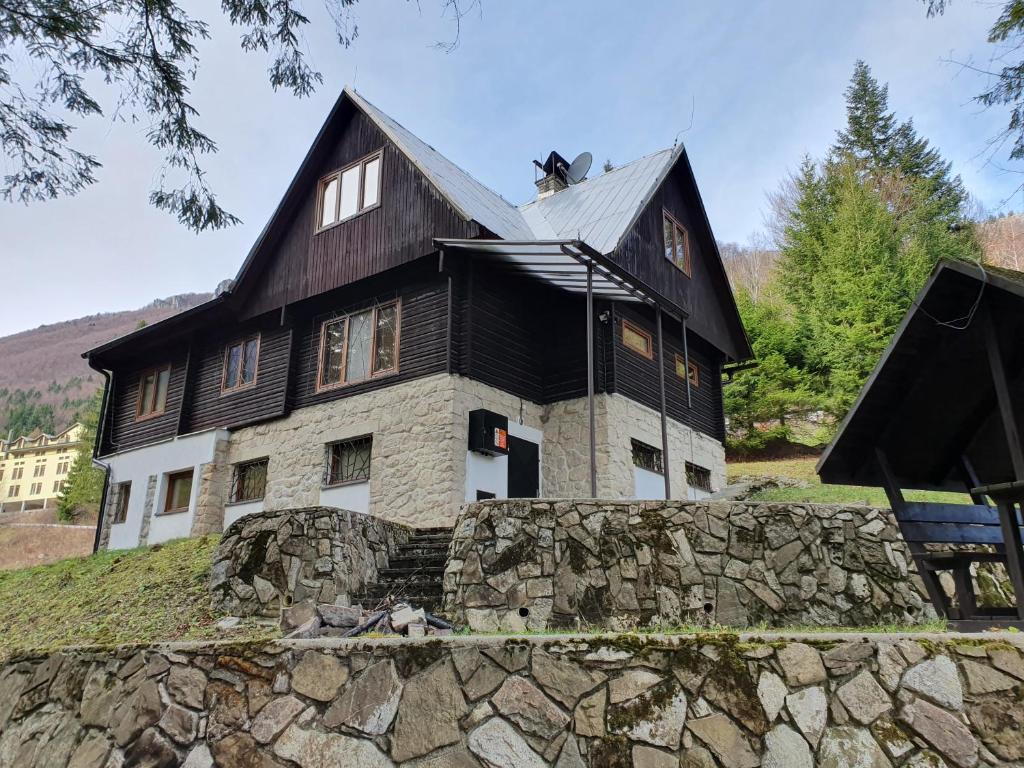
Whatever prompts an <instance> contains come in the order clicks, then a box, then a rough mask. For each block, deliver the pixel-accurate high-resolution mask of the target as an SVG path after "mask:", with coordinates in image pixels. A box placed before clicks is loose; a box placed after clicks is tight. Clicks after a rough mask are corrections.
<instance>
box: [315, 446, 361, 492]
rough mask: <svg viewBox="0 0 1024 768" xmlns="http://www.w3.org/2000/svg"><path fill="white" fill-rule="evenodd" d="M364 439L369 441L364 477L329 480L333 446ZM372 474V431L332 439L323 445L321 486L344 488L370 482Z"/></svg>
mask: <svg viewBox="0 0 1024 768" xmlns="http://www.w3.org/2000/svg"><path fill="white" fill-rule="evenodd" d="M363 440H366V441H368V442H369V443H370V460H369V462H368V463H367V467H366V477H365V478H364V477H357V478H353V479H352V480H338V481H335V482H331V460H332V458H333V453H334V448H335V446H338V445H345V444H348V443H358V442H361V441H363ZM372 475H373V433H372V432H371V433H369V434H366V435H356V436H355V437H346V438H345V439H343V440H333V441H331V442H329V443H327V444H326V445H325V446H324V476H323V482H322V485H321V487H323V488H344V487H345V486H347V485H359V484H360V483H368V482H370V478H371V477H372Z"/></svg>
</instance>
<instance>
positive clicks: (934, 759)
mask: <svg viewBox="0 0 1024 768" xmlns="http://www.w3.org/2000/svg"><path fill="white" fill-rule="evenodd" d="M903 768H949V766H948V765H947V763H946V761H945V760H943V759H942V758H941V757H939V756H938V755H937V754H935V753H934V752H932V751H931V750H930V749H925V750H922V751H921V752H918V753H917V754H916V755H914V756H913V757H912V758H910V759H909V760H907V762H905V763H904V764H903Z"/></svg>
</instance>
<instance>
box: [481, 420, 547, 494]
mask: <svg viewBox="0 0 1024 768" xmlns="http://www.w3.org/2000/svg"><path fill="white" fill-rule="evenodd" d="M508 433H509V434H510V435H512V436H514V437H518V438H521V439H523V440H529V441H530V442H531V443H535V444H536V445H537V446H539V452H538V459H539V461H540V465H541V467H543V466H544V433H543V432H542V431H541V430H539V429H534V428H533V427H527V426H524V425H522V424H515V423H513V422H511V421H509V423H508ZM466 439H467V441H468V439H469V422H468V417H467V422H466ZM477 491H487V492H489V493H493V494H494V495H495V498H498V499H507V498H508V456H488V455H486V454H483V453H477V452H475V451H470V450H467V451H466V495H465V500H466V501H476V492H477ZM539 495H540V496H543V495H544V474H543V472H541V473H540V493H539Z"/></svg>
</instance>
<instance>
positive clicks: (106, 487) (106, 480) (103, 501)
mask: <svg viewBox="0 0 1024 768" xmlns="http://www.w3.org/2000/svg"><path fill="white" fill-rule="evenodd" d="M88 360H89V367H90V368H92V369H93V370H94V371H96V372H97V373H99V374H100V375H101V376H102V377H103V378H104V380H105V381H104V384H103V401H102V402H101V404H100V418H99V422H98V423H97V424H96V440H95V442H93V445H92V464H93V466H95V467H99V468H100V469H102V470H103V493H102V494H100V510H99V514H98V515H97V517H96V535H95V536H93V540H92V551H93V552H97V551H98V550H99V548H100V532H101V531H102V530H103V514H104V513H105V512H106V509H107V494H108V493H109V492H110V465H109V464H107V463H105V462H102V461H100V460H99V459H98V458H97V457H98V456H99V449H100V446H101V445H102V444H103V428H104V427H105V426H106V423H107V406H108V404H109V402H110V390H111V385H112V379H111V375H110V371H107V370H104V369H103V368H98V367H96V366H95V365H94V364H93V361H92V358H91V357H90V358H89V359H88Z"/></svg>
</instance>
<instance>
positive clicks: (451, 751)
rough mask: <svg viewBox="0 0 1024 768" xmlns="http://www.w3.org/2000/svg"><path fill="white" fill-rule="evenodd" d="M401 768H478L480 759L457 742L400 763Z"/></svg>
mask: <svg viewBox="0 0 1024 768" xmlns="http://www.w3.org/2000/svg"><path fill="white" fill-rule="evenodd" d="M402 768H480V761H479V760H477V759H476V758H475V757H473V755H472V753H470V751H469V750H468V749H467V748H466V747H465V746H463V745H462V744H458V745H456V746H454V747H445V748H444V749H439V750H438V751H437V752H432V753H431V754H429V755H427V756H426V757H421V758H419V759H417V760H410V761H408V762H406V763H402Z"/></svg>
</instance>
